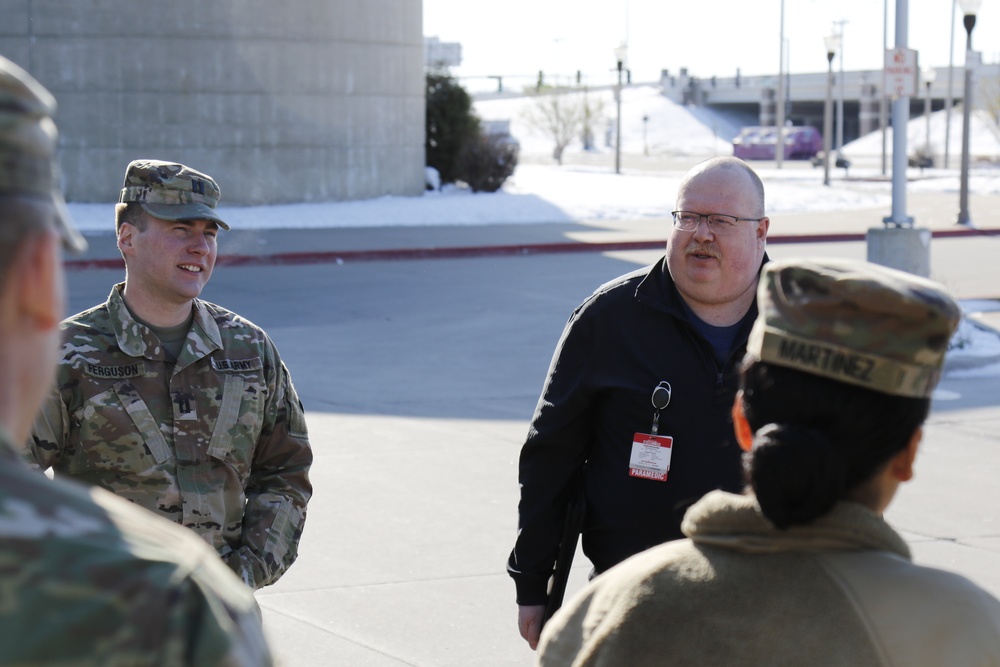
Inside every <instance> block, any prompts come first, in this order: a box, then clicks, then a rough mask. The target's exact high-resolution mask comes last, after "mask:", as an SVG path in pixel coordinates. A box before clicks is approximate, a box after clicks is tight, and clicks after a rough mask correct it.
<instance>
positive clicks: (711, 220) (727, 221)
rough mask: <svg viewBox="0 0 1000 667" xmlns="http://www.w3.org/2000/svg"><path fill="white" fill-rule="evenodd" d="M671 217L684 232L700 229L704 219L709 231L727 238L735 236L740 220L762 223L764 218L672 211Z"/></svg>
mask: <svg viewBox="0 0 1000 667" xmlns="http://www.w3.org/2000/svg"><path fill="white" fill-rule="evenodd" d="M671 215H672V216H674V225H675V226H676V227H677V229H679V230H681V231H682V232H693V231H695V230H696V229H698V225H700V224H701V219H702V218H704V219H705V221H706V222H707V223H708V229H709V230H710V231H711V232H712V233H713V234H715V235H717V236H726V235H727V234H734V233H735V232H736V230H737V228H738V226H737V224H736V223H738V222H739V221H740V220H749V221H750V222H760V221H761V220H763V219H764V218H737V217H736V216H735V215H724V214H722V213H706V214H704V215H703V214H701V213H695V212H694V211H672V212H671Z"/></svg>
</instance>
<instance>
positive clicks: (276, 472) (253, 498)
mask: <svg viewBox="0 0 1000 667" xmlns="http://www.w3.org/2000/svg"><path fill="white" fill-rule="evenodd" d="M270 352H271V354H272V355H273V361H274V364H273V366H272V368H273V369H274V370H273V379H271V378H269V381H271V382H273V385H272V386H273V389H274V390H273V391H271V392H269V399H268V402H267V405H266V406H265V408H264V410H265V415H264V422H263V428H262V430H261V435H260V440H259V441H258V443H257V447H256V451H255V453H254V460H253V465H252V468H251V471H250V479H249V482H248V484H247V487H246V495H247V504H246V511H245V513H244V516H243V540H242V546H241V547H240V548H239V549H238V550H236V551H235V552H233V553H231V554H229V555H227V556H226V557H225V558H226V560H227V562H228V563H229V566H230V567H231V568H232V569H233V570H234V571H235V572H236V573H237V574H238V575H239V576H240V577H242V578H243V580H244V581H245V582H246V583H247V584H248V585H250V586H251V587H253V588H261V587H263V586H267V585H269V584H273V583H274V582H275V581H277V580H278V579H279V578H280V577H281V575H282V574H284V572H285V570H287V569H288V568H289V566H291V564H292V563H293V562H294V561H295V558H296V556H298V544H299V538H300V537H301V536H302V527H303V525H304V524H305V520H306V503H308V501H309V497H310V496H311V495H312V485H311V484H310V482H309V467H310V466H311V465H312V460H313V455H312V449H311V447H310V446H309V436H308V433H307V431H306V422H305V414H304V411H303V408H302V403H301V402H300V401H299V396H298V394H297V393H296V391H295V387H294V386H293V385H292V379H291V375H290V374H289V372H288V369H287V368H286V367H285V365H284V363H282V362H281V360H280V358H279V357H278V355H277V352H276V351H275V350H274V348H273V344H271V350H270Z"/></svg>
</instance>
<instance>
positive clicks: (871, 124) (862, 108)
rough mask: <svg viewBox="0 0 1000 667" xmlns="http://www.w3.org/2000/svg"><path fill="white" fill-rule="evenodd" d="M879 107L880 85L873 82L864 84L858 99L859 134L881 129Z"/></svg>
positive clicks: (862, 134)
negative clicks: (877, 85)
mask: <svg viewBox="0 0 1000 667" xmlns="http://www.w3.org/2000/svg"><path fill="white" fill-rule="evenodd" d="M879 109H880V107H879V96H878V87H876V86H875V84H873V83H866V84H864V85H862V86H861V98H860V100H859V101H858V136H861V137H863V136H865V135H866V134H868V133H869V132H874V131H875V130H877V129H879Z"/></svg>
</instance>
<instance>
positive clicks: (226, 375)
mask: <svg viewBox="0 0 1000 667" xmlns="http://www.w3.org/2000/svg"><path fill="white" fill-rule="evenodd" d="M219 197H220V191H219V186H218V185H217V184H216V182H215V181H214V180H213V179H212V178H211V177H210V176H208V175H206V174H203V173H201V172H199V171H195V170H194V169H191V168H189V167H186V166H184V165H182V164H177V163H173V162H162V161H159V160H135V161H133V162H132V163H131V164H129V165H128V169H127V170H126V172H125V182H124V186H123V188H122V191H121V197H120V201H119V204H118V206H117V207H116V218H115V228H116V231H117V235H118V248H119V250H120V251H121V253H122V256H123V257H124V258H125V281H124V282H123V283H120V284H118V285H115V286H114V287H113V288H112V290H111V294H110V296H109V297H108V300H107V301H106V302H105V303H103V304H101V305H99V306H96V307H94V308H91V309H90V310H87V311H85V312H82V313H79V314H77V315H74V316H72V317H70V318H69V319H67V320H66V321H65V322H64V323H63V329H64V332H63V348H62V356H61V360H60V364H59V370H58V375H57V383H56V389H55V392H54V393H53V394H52V396H51V398H50V400H49V401H48V402H46V404H45V405H44V408H43V411H42V415H41V417H40V418H39V419H38V421H37V422H36V424H35V428H34V432H33V437H32V439H31V441H30V442H29V445H28V449H29V453H28V456H29V459H30V460H31V461H34V462H36V463H37V464H38V465H39V466H40V467H41V468H43V469H48V468H51V469H53V470H54V471H55V476H56V477H57V478H58V477H72V478H75V479H77V480H79V481H82V482H86V483H88V484H93V485H96V486H100V487H103V488H105V489H107V490H109V491H112V492H114V493H116V494H118V495H119V496H121V497H123V498H126V499H128V500H131V501H132V502H134V503H137V504H139V505H141V506H143V507H145V508H146V509H149V510H151V511H154V512H156V513H158V514H160V515H162V516H164V517H166V518H168V519H170V520H171V521H174V522H175V523H178V524H180V525H182V526H186V527H188V528H191V529H192V530H194V531H195V532H197V533H198V534H199V535H201V536H202V537H204V538H205V540H206V541H207V542H208V543H209V544H211V545H212V546H214V547H215V548H216V549H217V550H218V552H219V554H220V555H221V556H222V558H223V559H224V560H225V561H226V563H227V564H228V565H229V567H230V568H231V569H232V570H233V571H234V572H235V573H236V574H237V575H238V576H239V577H240V578H241V579H243V581H244V582H245V583H246V584H247V585H248V586H250V587H251V588H253V589H258V588H261V587H263V586H267V585H268V584H272V583H274V582H275V581H277V580H278V578H279V577H281V575H282V574H283V573H284V572H285V571H286V570H287V569H288V567H289V566H290V565H291V564H292V562H293V561H294V560H295V558H296V555H297V553H298V542H299V538H300V536H301V534H302V527H303V525H304V523H305V518H306V503H307V502H308V500H309V497H310V495H311V494H312V487H311V485H310V483H309V477H308V471H309V467H310V465H311V464H312V450H311V448H310V446H309V439H308V434H307V431H306V423H305V417H304V413H303V409H302V404H301V403H300V401H299V397H298V395H297V394H296V392H295V388H294V386H293V385H292V380H291V376H290V374H289V372H288V369H287V368H286V367H285V364H284V363H283V362H282V361H281V358H280V356H279V355H278V350H277V348H276V347H275V345H274V343H272V342H271V339H270V338H269V337H268V336H267V334H266V333H265V332H264V331H263V330H262V329H261V328H260V327H257V326H255V325H254V324H253V323H252V322H249V321H248V320H246V319H244V318H242V317H240V316H239V315H237V314H235V313H233V312H231V311H229V310H226V309H225V308H222V307H220V306H217V305H215V304H212V303H209V302H207V301H203V300H201V299H200V298H198V297H199V296H200V294H201V291H202V289H203V288H204V287H205V285H206V283H208V280H209V278H210V277H211V275H212V270H213V269H214V268H215V261H216V257H217V252H218V249H217V245H216V235H217V234H218V232H219V230H220V229H223V230H228V229H229V225H228V224H227V223H226V222H225V221H224V220H223V219H222V218H221V217H220V216H219V214H218V211H216V204H217V202H218V201H219Z"/></svg>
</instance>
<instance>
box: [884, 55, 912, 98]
mask: <svg viewBox="0 0 1000 667" xmlns="http://www.w3.org/2000/svg"><path fill="white" fill-rule="evenodd" d="M919 71H920V69H919V68H918V67H917V52H916V50H915V49H886V50H885V95H886V97H914V96H915V95H916V94H917V73H918V72H919Z"/></svg>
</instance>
